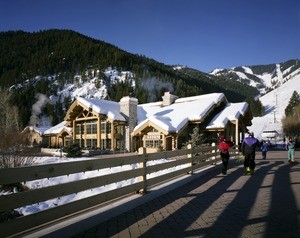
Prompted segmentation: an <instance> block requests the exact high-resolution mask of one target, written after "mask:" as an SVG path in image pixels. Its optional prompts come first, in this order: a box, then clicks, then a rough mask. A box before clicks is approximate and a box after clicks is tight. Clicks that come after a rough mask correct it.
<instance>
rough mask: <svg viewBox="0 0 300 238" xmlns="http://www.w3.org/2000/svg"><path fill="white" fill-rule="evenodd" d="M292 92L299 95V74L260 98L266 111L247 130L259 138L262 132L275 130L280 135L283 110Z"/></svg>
mask: <svg viewBox="0 0 300 238" xmlns="http://www.w3.org/2000/svg"><path fill="white" fill-rule="evenodd" d="M294 91H297V92H298V93H300V74H299V73H298V74H297V75H296V76H294V77H292V78H291V79H290V80H288V81H286V82H285V83H283V84H282V85H281V86H279V87H278V88H276V89H274V90H273V91H271V92H269V93H267V94H265V95H264V96H262V97H260V98H259V100H260V101H261V102H262V104H263V106H264V107H265V109H266V112H265V115H264V116H263V117H256V118H254V119H253V120H252V123H253V125H252V126H251V127H249V128H248V129H249V130H250V131H253V132H254V134H255V135H256V136H257V137H258V138H260V134H261V132H262V131H263V130H273V129H274V130H277V131H278V132H279V134H281V133H282V128H281V120H282V118H283V117H284V116H285V112H284V111H285V108H286V107H287V105H288V104H289V100H290V98H291V96H292V94H293V92H294Z"/></svg>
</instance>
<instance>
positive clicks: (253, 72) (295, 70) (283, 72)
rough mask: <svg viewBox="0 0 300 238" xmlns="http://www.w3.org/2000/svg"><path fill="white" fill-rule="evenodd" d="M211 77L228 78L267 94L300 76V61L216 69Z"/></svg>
mask: <svg viewBox="0 0 300 238" xmlns="http://www.w3.org/2000/svg"><path fill="white" fill-rule="evenodd" d="M210 74H211V75H216V76H220V75H223V76H226V77H228V78H231V79H233V80H237V81H240V82H243V83H246V84H248V85H251V86H253V87H256V88H258V89H259V90H260V93H261V94H265V93H267V92H269V91H271V90H273V89H276V88H277V87H279V86H281V85H282V84H284V83H285V82H287V81H288V80H289V79H292V78H293V77H295V76H296V75H299V74H300V61H299V60H289V61H287V62H284V63H281V64H270V65H256V66H239V67H233V68H231V69H215V70H213V71H212V72H211V73H210Z"/></svg>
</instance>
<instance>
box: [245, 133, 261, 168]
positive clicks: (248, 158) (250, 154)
mask: <svg viewBox="0 0 300 238" xmlns="http://www.w3.org/2000/svg"><path fill="white" fill-rule="evenodd" d="M259 145H260V144H259V141H258V139H256V138H255V137H254V133H253V132H249V136H248V137H246V138H245V139H244V140H243V142H242V148H241V149H242V153H243V155H244V168H245V174H249V173H250V174H253V173H254V169H255V151H256V147H258V146H259Z"/></svg>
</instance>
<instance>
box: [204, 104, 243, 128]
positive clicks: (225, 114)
mask: <svg viewBox="0 0 300 238" xmlns="http://www.w3.org/2000/svg"><path fill="white" fill-rule="evenodd" d="M247 108H248V103H246V102H240V103H228V104H227V106H226V107H225V108H224V110H222V111H221V112H220V113H218V114H217V115H216V116H214V118H213V119H212V120H211V121H210V123H209V124H208V125H207V127H206V129H213V128H223V127H225V126H226V124H227V123H228V121H233V120H237V119H239V117H240V116H241V115H245V112H246V110H247Z"/></svg>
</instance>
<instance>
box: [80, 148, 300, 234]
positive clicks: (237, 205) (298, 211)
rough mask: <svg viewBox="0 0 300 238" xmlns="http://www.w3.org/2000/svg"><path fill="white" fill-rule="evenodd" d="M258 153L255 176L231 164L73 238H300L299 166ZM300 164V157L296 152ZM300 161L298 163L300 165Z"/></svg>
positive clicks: (274, 155)
mask: <svg viewBox="0 0 300 238" xmlns="http://www.w3.org/2000/svg"><path fill="white" fill-rule="evenodd" d="M286 156H287V152H286V151H269V152H268V158H267V160H261V159H260V158H261V156H260V154H257V159H256V164H257V166H256V172H255V174H254V175H252V176H251V175H247V176H245V175H243V172H244V169H243V165H242V164H237V166H236V164H235V162H234V161H231V164H230V165H229V167H230V168H229V170H228V174H227V175H222V174H220V166H219V165H217V166H216V168H215V169H213V170H211V171H209V172H208V173H206V174H205V175H203V176H201V177H199V178H197V179H195V180H193V181H192V182H189V183H187V184H185V185H184V186H181V187H179V188H177V189H175V190H173V191H170V192H168V193H166V194H164V195H162V196H160V197H157V198H155V199H154V200H152V201H150V202H147V203H145V204H143V205H140V206H138V207H136V208H134V209H132V210H130V211H127V212H125V213H123V214H122V215H118V216H116V217H114V218H112V219H110V220H108V221H104V222H102V223H100V224H98V225H96V226H94V227H92V228H91V229H89V230H86V231H85V232H82V233H79V234H77V235H76V236H75V237H76V238H80V237H84V238H88V237H97V238H100V237H121V238H127V237H128V238H135V237H143V238H146V237H154V238H159V237H166V238H169V237H170V238H174V237H205V238H210V237H216V238H219V237H222V238H227V237H230V238H235V237H251V238H252V237H264V238H269V237H272V238H274V237H275V238H276V237H278V238H285V237H295V238H296V237H300V163H295V164H289V163H288V162H287V159H286ZM296 158H298V160H300V159H299V158H300V152H299V151H297V152H296ZM299 162H300V161H299Z"/></svg>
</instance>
